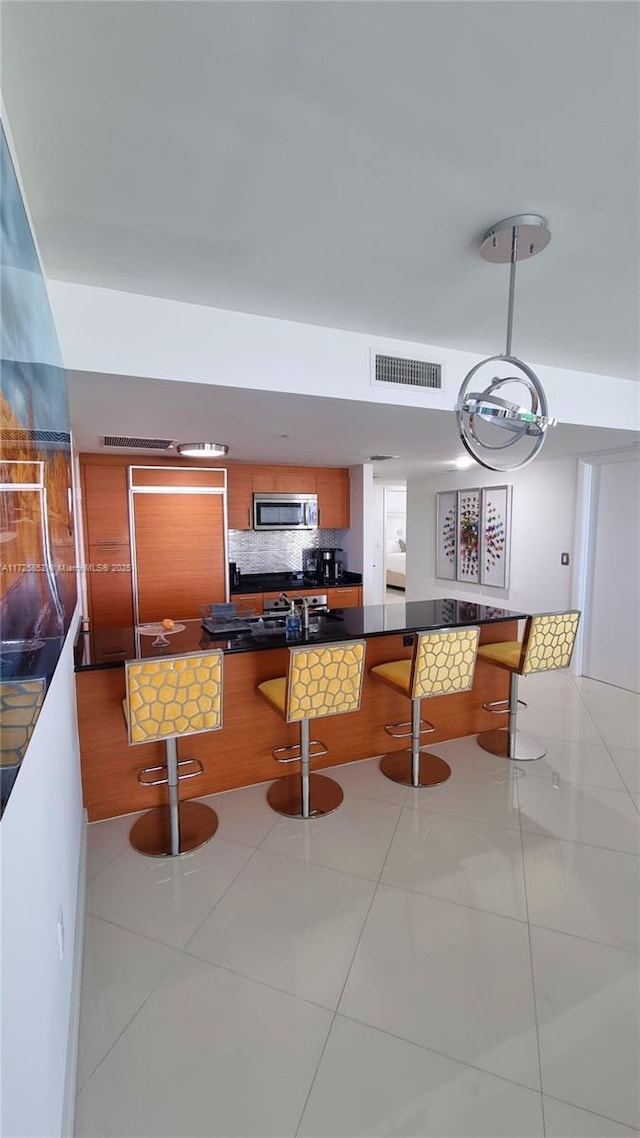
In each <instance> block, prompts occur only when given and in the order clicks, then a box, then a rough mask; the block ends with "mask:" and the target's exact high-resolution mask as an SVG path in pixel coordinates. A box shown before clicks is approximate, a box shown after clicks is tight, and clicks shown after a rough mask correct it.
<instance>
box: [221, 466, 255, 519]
mask: <svg viewBox="0 0 640 1138" xmlns="http://www.w3.org/2000/svg"><path fill="white" fill-rule="evenodd" d="M253 472H254V467H253V466H228V467H227V516H228V519H229V529H252V527H253Z"/></svg>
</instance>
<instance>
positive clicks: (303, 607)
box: [278, 593, 309, 632]
mask: <svg viewBox="0 0 640 1138" xmlns="http://www.w3.org/2000/svg"><path fill="white" fill-rule="evenodd" d="M278 600H280V601H284V603H285V604H286V605H290V604H291V603H293V604H299V605H300V617H301V620H302V631H303V632H308V631H309V601H308V598H307V597H301V596H299V595H295V596H292V597H288V596H287V594H286V593H280V596H279V597H278Z"/></svg>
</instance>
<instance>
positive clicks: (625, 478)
mask: <svg viewBox="0 0 640 1138" xmlns="http://www.w3.org/2000/svg"><path fill="white" fill-rule="evenodd" d="M592 489H593V502H592V509H593V514H594V522H595V524H594V526H593V530H592V533H593V540H592V546H593V548H592V558H591V573H590V582H589V584H590V587H589V588H588V592H587V596H588V613H587V617H588V619H587V620H585V621H584V657H583V668H582V671H583V675H585V676H591V677H592V678H593V679H596V680H602V681H604V683H608V684H615V685H616V686H617V687H622V688H626V689H628V690H629V691H635V692H640V651H639V647H638V630H639V629H640V584H639V581H640V569H639V565H640V463H638V462H637V461H636V462H621V463H602V464H599V465H597V466H595V467H594V478H593V484H592Z"/></svg>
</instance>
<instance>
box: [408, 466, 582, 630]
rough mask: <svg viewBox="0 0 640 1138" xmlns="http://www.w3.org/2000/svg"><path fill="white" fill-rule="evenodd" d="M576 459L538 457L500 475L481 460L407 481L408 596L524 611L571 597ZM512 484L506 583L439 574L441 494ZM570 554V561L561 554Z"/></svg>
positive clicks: (547, 607)
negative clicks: (475, 464) (437, 529)
mask: <svg viewBox="0 0 640 1138" xmlns="http://www.w3.org/2000/svg"><path fill="white" fill-rule="evenodd" d="M577 470H578V464H577V461H576V460H575V459H558V460H556V461H554V460H550V461H544V460H542V459H538V460H537V461H536V462H534V463H532V464H531V466H527V467H525V468H524V469H523V470H517V471H512V472H511V473H509V474H506V475H501V474H495V473H493V472H491V471H488V470H482V469H480V468H479V467H472V468H471V469H470V470H463V471H460V472H456V473H455V474H448V475H441V476H440V477H438V478H416V479H411V480H410V481H409V482H408V484H407V600H421V599H423V598H430V597H449V596H450V597H455V596H461V597H465V598H467V599H469V600H475V601H480V602H481V603H483V604H496V605H499V606H500V607H503V608H511V609H518V610H520V611H524V612H541V611H545V610H554V609H562V608H566V607H569V606H570V604H571V593H572V572H573V560H574V558H573V544H574V529H575V510H576V488H577ZM505 483H507V484H509V483H510V484H511V485H512V486H513V500H512V533H511V574H510V583H509V587H508V588H507V589H494V588H491V587H490V586H488V585H484V586H480V585H473V586H472V585H469V584H466V583H464V582H459V581H443V580H440V579H439V578H436V576H435V559H436V542H435V525H436V493H437V491H439V490H455V489H463V488H465V487H472V486H492V485H493V486H497V485H504V484H505ZM563 552H567V553H569V555H570V564H569V567H565V566H563V565H561V563H560V554H561V553H563Z"/></svg>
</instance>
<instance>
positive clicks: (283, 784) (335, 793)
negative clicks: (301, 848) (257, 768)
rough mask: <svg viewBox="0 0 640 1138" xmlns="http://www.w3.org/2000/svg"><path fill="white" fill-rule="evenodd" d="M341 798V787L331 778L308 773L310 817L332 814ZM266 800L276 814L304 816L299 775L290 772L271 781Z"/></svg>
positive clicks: (289, 816)
mask: <svg viewBox="0 0 640 1138" xmlns="http://www.w3.org/2000/svg"><path fill="white" fill-rule="evenodd" d="M343 798H344V794H343V793H342V787H341V786H338V783H337V782H334V781H333V779H332V778H326V777H325V775H322V774H312V775H309V817H310V818H322V817H323V815H325V814H332V813H333V811H334V810H337V809H338V807H339V805H340V803H341V802H342V799H343ZM267 802H268V803H269V806H270V807H271V809H272V810H275V811H276V813H277V814H284V815H285V816H286V817H287V818H304V814H303V813H302V786H301V780H300V776H299V775H295V774H290V775H286V776H285V777H284V778H279V779H278V781H277V782H272V783H271V786H270V787H269V789H268V791H267Z"/></svg>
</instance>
